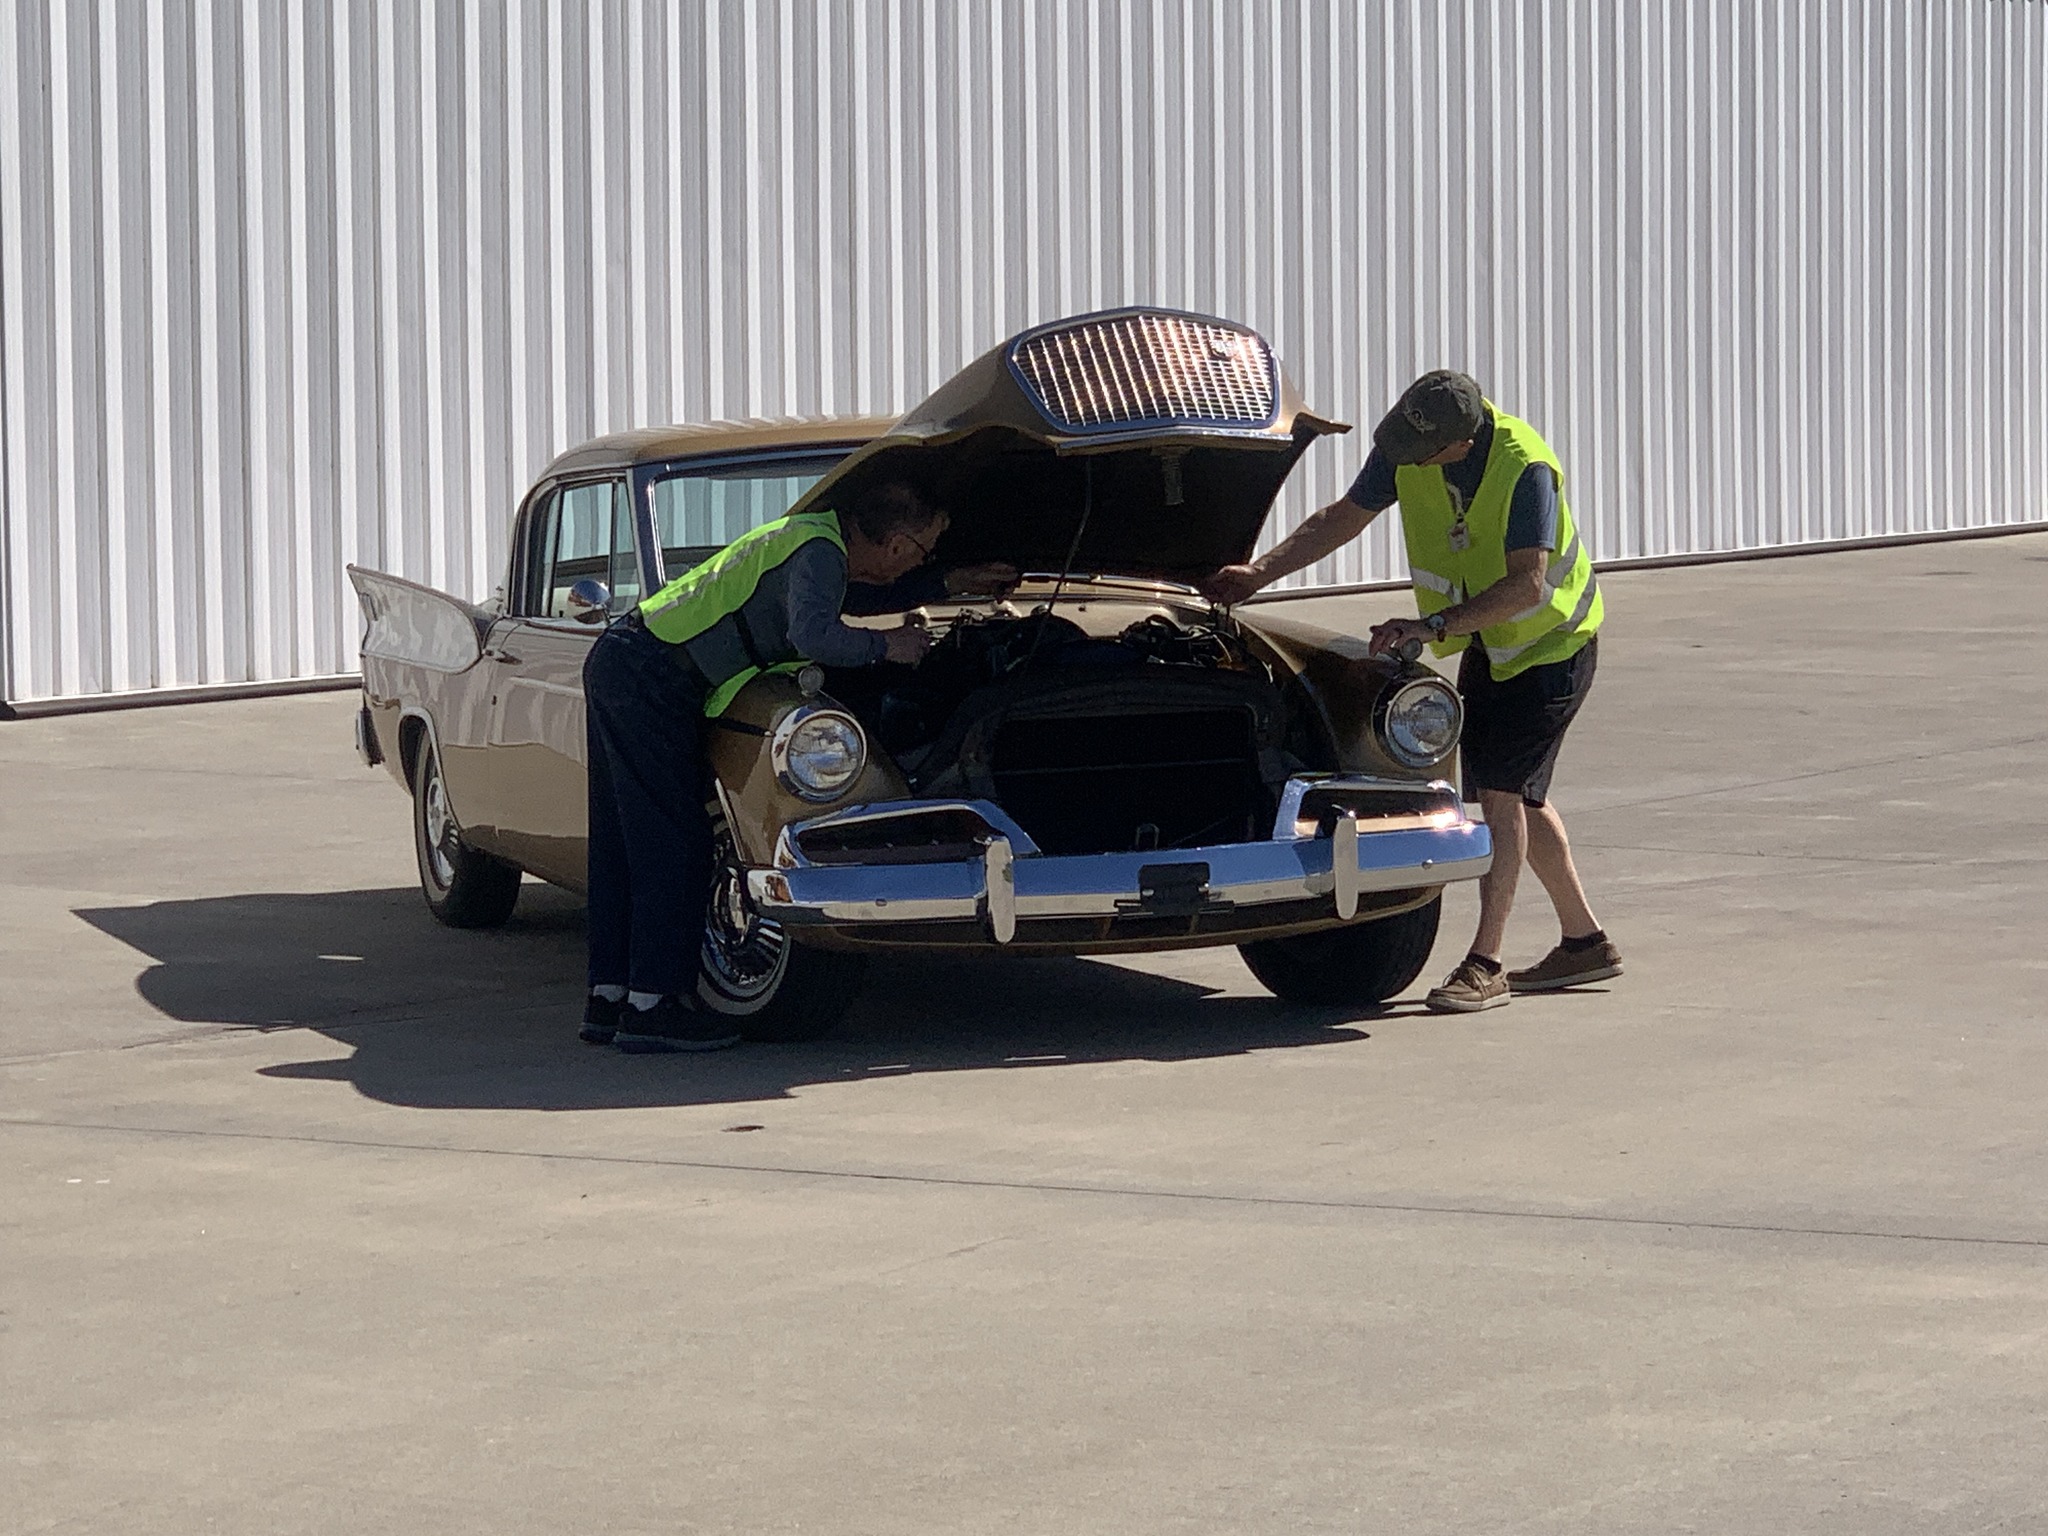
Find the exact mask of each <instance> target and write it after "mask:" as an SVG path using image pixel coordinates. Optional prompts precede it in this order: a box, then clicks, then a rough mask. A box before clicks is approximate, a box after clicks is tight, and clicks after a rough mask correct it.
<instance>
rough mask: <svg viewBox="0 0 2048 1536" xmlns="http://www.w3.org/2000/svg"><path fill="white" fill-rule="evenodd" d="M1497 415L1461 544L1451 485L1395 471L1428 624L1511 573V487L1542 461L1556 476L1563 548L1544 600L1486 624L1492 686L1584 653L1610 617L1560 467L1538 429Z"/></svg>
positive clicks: (1448, 649) (1424, 471)
mask: <svg viewBox="0 0 2048 1536" xmlns="http://www.w3.org/2000/svg"><path fill="white" fill-rule="evenodd" d="M1487 408H1488V410H1490V411H1492V413H1493V442H1492V445H1491V447H1489V448H1488V450H1487V455H1486V469H1485V471H1484V473H1483V474H1482V475H1481V477H1480V481H1479V490H1478V492H1477V493H1476V494H1475V495H1474V496H1473V498H1472V501H1471V504H1470V505H1469V506H1467V507H1466V508H1465V509H1464V522H1465V530H1466V537H1465V538H1464V540H1463V541H1462V542H1463V544H1464V547H1463V548H1462V549H1461V548H1458V547H1456V546H1454V545H1453V544H1452V542H1451V529H1452V528H1453V526H1455V525H1456V523H1457V522H1458V508H1457V507H1456V505H1455V504H1454V503H1453V500H1452V497H1451V490H1450V487H1449V485H1447V484H1446V483H1445V480H1444V472H1443V470H1442V469H1441V468H1436V467H1431V466H1424V465H1419V464H1411V465H1403V466H1401V467H1399V468H1397V469H1396V470H1395V471H1394V488H1395V491H1396V493H1397V494H1398V495H1399V496H1400V499H1401V529H1402V534H1403V537H1404V539H1405V541H1406V543H1407V546H1408V569H1409V574H1410V577H1411V579H1412V581H1413V583H1414V587H1415V606H1416V608H1417V610H1418V611H1419V612H1420V613H1421V614H1422V616H1423V617H1424V618H1427V617H1428V616H1429V615H1430V614H1432V613H1441V612H1442V611H1443V610H1444V609H1446V608H1450V607H1453V606H1454V605H1456V604H1457V603H1459V602H1462V601H1464V600H1465V597H1466V596H1467V595H1468V594H1473V593H1479V592H1484V591H1485V590H1486V589H1487V588H1488V587H1491V586H1493V585H1494V584H1495V583H1496V582H1499V581H1501V580H1502V579H1504V578H1505V577H1506V576H1507V573H1508V563H1507V534H1508V513H1509V510H1510V508H1511V507H1512V505H1513V501H1514V492H1515V483H1516V482H1517V481H1518V480H1520V479H1521V477H1522V471H1523V470H1525V469H1527V468H1528V467H1529V466H1530V465H1532V464H1541V465H1543V466H1545V467H1546V468H1548V469H1549V470H1550V472H1551V473H1552V474H1553V475H1555V476H1556V477H1557V545H1558V547H1557V550H1556V552H1555V553H1554V554H1553V555H1552V556H1551V558H1550V561H1549V564H1548V565H1547V566H1546V567H1545V569H1544V572H1543V587H1544V595H1543V600H1542V601H1541V602H1539V603H1537V604H1535V605H1534V606H1533V607H1530V608H1526V609H1524V610H1523V611H1522V612H1520V613H1518V614H1515V615H1514V616H1513V617H1512V618H1508V619H1504V620H1502V621H1500V622H1499V623H1497V624H1490V625H1488V626H1487V627H1486V628H1485V629H1484V630H1482V631H1481V632H1480V634H1479V636H1478V639H1479V643H1480V645H1481V647H1482V648H1483V649H1484V650H1485V652H1486V658H1487V662H1488V664H1489V666H1490V668H1491V670H1492V673H1493V676H1494V677H1495V679H1496V680H1499V681H1505V680H1506V679H1508V678H1510V677H1513V676H1514V675H1515V674H1516V673H1518V672H1523V671H1526V670H1528V669H1529V668H1530V667H1534V666H1541V665H1543V664H1544V663H1546V662H1552V661H1562V660H1564V659H1565V658H1566V657H1568V656H1571V655H1572V654H1573V653H1575V652H1576V651H1578V650H1579V648H1580V647H1582V646H1583V645H1584V644H1585V643H1586V641H1587V640H1588V639H1589V638H1590V637H1591V636H1592V634H1593V633H1594V631H1596V630H1597V629H1599V627H1600V623H1601V620H1602V619H1603V618H1605V617H1606V608H1605V605H1604V604H1603V603H1602V601H1601V598H1600V585H1599V583H1598V582H1597V581H1595V580H1594V579H1593V562H1592V559H1591V558H1590V557H1589V556H1588V554H1587V552H1586V548H1585V544H1584V542H1583V541H1582V540H1581V539H1580V537H1579V532H1578V527H1577V525H1576V524H1575V523H1573V521H1572V515H1571V508H1570V506H1569V505H1568V504H1567V502H1566V500H1565V494H1564V468H1563V466H1562V465H1560V464H1559V463H1558V460H1557V455H1556V454H1555V453H1553V452H1552V451H1551V449H1550V445H1549V444H1548V443H1546V442H1544V441H1543V438H1542V436H1541V435H1540V434H1538V432H1537V431H1536V429H1535V428H1534V427H1532V426H1530V425H1529V424H1528V423H1527V422H1525V421H1520V420H1517V419H1516V418H1515V417H1513V416H1510V415H1508V414H1507V413H1506V412H1504V411H1501V410H1498V409H1495V408H1494V407H1493V406H1492V404H1491V403H1490V402H1489V404H1488V407H1487ZM1469 640H1470V637H1468V636H1464V635H1459V636H1455V637H1453V638H1451V639H1449V640H1444V641H1440V642H1438V643H1436V644H1435V646H1434V649H1435V651H1436V653H1437V655H1439V656H1450V655H1454V654H1456V653H1457V652H1459V651H1461V650H1463V649H1464V648H1465V646H1466V645H1467V644H1468V643H1469Z"/></svg>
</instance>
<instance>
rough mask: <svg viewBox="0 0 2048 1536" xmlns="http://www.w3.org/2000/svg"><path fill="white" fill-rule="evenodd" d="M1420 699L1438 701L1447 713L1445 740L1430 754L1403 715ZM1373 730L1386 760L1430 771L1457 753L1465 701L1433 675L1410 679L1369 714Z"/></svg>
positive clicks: (1463, 727)
mask: <svg viewBox="0 0 2048 1536" xmlns="http://www.w3.org/2000/svg"><path fill="white" fill-rule="evenodd" d="M1424 699H1430V700H1433V701H1434V700H1441V701H1442V702H1443V703H1444V704H1446V705H1448V707H1449V709H1450V712H1451V726H1450V732H1449V737H1448V740H1447V741H1446V742H1445V744H1444V746H1443V747H1442V749H1441V750H1437V751H1432V750H1431V749H1430V748H1429V747H1428V746H1427V745H1426V744H1425V743H1424V742H1423V740H1421V739H1420V738H1419V737H1418V736H1417V735H1416V734H1415V733H1414V732H1413V730H1412V728H1411V727H1410V726H1409V725H1408V724H1407V722H1406V720H1405V718H1404V717H1405V714H1406V712H1407V711H1408V710H1411V709H1413V708H1414V707H1415V705H1416V704H1417V703H1418V702H1420V701H1421V700H1424ZM1373 727H1374V731H1375V733H1376V734H1377V735H1378V737H1379V740H1380V746H1381V748H1382V750H1384V751H1385V752H1386V754H1387V756H1389V757H1391V758H1392V759H1393V760H1394V761H1395V762H1397V763H1399V764H1401V766H1402V767H1404V768H1434V767H1435V766H1436V765H1437V764H1438V763H1441V762H1442V761H1444V759H1445V758H1447V757H1449V756H1450V755H1451V754H1452V753H1453V752H1455V751H1457V750H1458V741H1459V739H1460V738H1461V737H1462V736H1463V735H1464V733H1465V701H1464V700H1463V699H1461V698H1459V697H1458V690H1457V689H1455V688H1453V687H1452V686H1451V685H1450V684H1449V683H1447V682H1445V681H1444V680H1443V679H1442V678H1440V677H1437V676H1435V675H1433V674H1432V675H1431V676H1428V677H1414V678H1410V679H1409V680H1408V681H1407V682H1405V683H1402V684H1401V685H1400V686H1399V687H1397V688H1395V689H1394V690H1393V691H1392V692H1390V693H1388V694H1386V695H1385V696H1384V697H1383V698H1382V699H1381V700H1380V705H1379V708H1378V709H1376V710H1375V711H1374V712H1373Z"/></svg>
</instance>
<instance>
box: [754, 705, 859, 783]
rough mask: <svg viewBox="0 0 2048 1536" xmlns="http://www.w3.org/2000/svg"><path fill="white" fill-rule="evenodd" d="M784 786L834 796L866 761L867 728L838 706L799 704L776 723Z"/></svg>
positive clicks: (779, 772)
mask: <svg viewBox="0 0 2048 1536" xmlns="http://www.w3.org/2000/svg"><path fill="white" fill-rule="evenodd" d="M770 751H771V752H772V753H773V756H774V760H775V776H776V778H778V779H780V780H781V781H782V787H783V788H784V789H786V790H788V791H789V792H790V793H791V794H793V795H797V796H800V797H801V798H803V799H805V800H836V799H837V798H838V797H839V796H840V795H842V794H844V793H845V792H846V791H847V790H848V789H850V788H852V786H853V781H854V780H855V779H857V778H859V777H860V771H861V769H863V768H865V767H866V766H867V762H868V738H867V733H866V732H864V731H863V730H861V728H860V722H859V721H858V720H856V719H854V718H853V716H851V715H849V714H846V713H844V712H843V711H841V710H837V709H816V708H812V709H798V710H795V711H793V712H792V713H791V714H790V715H789V717H788V718H787V719H785V720H784V721H783V722H782V724H781V725H780V726H778V727H777V728H776V731H775V737H774V740H773V742H772V744H771V746H770Z"/></svg>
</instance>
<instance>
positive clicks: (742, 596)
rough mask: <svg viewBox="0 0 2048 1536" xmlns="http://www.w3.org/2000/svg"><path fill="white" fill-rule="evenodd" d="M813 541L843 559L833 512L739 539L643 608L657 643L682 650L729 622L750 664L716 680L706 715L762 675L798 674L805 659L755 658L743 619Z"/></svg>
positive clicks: (782, 521)
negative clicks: (773, 575) (766, 585)
mask: <svg viewBox="0 0 2048 1536" xmlns="http://www.w3.org/2000/svg"><path fill="white" fill-rule="evenodd" d="M813 539H829V540H830V541H831V542H832V543H833V544H834V545H836V546H837V547H838V548H839V550H840V551H841V552H842V553H843V552H844V551H845V549H846V539H845V536H844V535H843V534H841V533H840V531H839V517H838V515H837V514H836V513H833V512H806V513H801V514H799V515H797V516H794V517H784V518H778V519H777V520H776V521H774V522H772V523H764V524H762V525H761V526H760V527H759V528H754V529H751V530H749V531H748V532H746V533H743V534H741V535H740V536H739V537H738V538H737V539H734V540H733V541H732V542H731V543H730V544H728V545H726V546H725V548H724V549H721V550H720V551H719V552H718V553H717V554H715V555H713V556H712V557H711V558H710V559H709V560H706V561H705V562H704V563H703V564H702V565H698V566H692V567H691V568H690V569H689V570H687V571H685V572H684V573H683V574H682V575H680V576H678V577H677V578H676V579H675V580H674V581H672V582H670V583H669V584H668V585H667V586H665V587H663V588H662V589H661V590H660V591H659V592H656V593H654V594H653V595H652V596H650V597H648V598H647V600H646V601H645V602H643V603H641V604H640V619H641V622H642V623H644V624H645V625H646V626H647V629H648V631H649V633H651V634H652V635H654V636H655V638H656V639H659V640H666V641H667V642H668V643H669V644H670V645H683V644H686V643H687V642H689V641H691V640H694V639H696V638H697V637H698V636H699V635H702V634H704V633H706V632H707V631H708V630H710V629H712V628H713V627H714V626H716V625H718V624H722V623H727V622H730V623H731V624H733V625H734V626H735V628H737V629H739V630H740V640H741V644H742V646H743V648H744V649H745V650H746V651H747V653H748V654H749V656H750V657H751V660H750V662H749V664H748V665H746V666H743V667H741V668H740V669H739V670H738V671H737V672H734V673H732V674H731V675H730V676H726V677H712V678H710V679H709V682H710V683H711V693H710V696H709V697H707V698H706V699H705V700H704V713H705V714H706V715H709V716H711V717H712V718H714V719H716V718H717V717H718V716H719V715H722V714H724V713H725V711H726V709H727V708H728V707H729V706H730V705H731V704H732V701H733V700H734V699H735V698H737V697H738V696H739V691H740V690H741V689H742V688H744V687H746V685H747V684H748V683H750V682H752V681H753V680H754V679H755V678H757V677H759V676H760V675H761V674H762V673H763V672H795V671H798V670H800V669H801V668H802V667H803V665H804V658H802V657H801V656H798V657H793V658H780V657H778V658H762V657H760V656H758V655H754V654H753V637H752V636H750V635H748V634H747V633H746V632H745V626H744V623H743V621H742V620H741V618H740V616H739V614H740V610H741V609H742V608H744V607H746V606H747V602H748V600H749V599H750V598H752V597H753V595H754V593H755V591H756V590H758V589H759V587H760V585H761V582H762V580H763V579H764V578H765V577H766V576H767V575H768V573H769V572H770V571H773V570H774V569H776V567H778V566H780V565H781V564H782V563H783V562H784V561H786V560H788V559H789V558H790V556H792V555H794V554H795V553H796V552H797V551H798V550H800V549H802V548H803V547H804V546H805V545H806V544H808V543H810V542H811V541H812V540H813Z"/></svg>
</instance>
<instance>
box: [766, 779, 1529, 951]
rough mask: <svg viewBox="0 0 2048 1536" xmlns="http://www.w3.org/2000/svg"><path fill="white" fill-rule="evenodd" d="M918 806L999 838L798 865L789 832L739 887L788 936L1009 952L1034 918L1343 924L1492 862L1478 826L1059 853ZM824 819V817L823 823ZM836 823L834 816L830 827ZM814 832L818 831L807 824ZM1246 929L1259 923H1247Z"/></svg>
mask: <svg viewBox="0 0 2048 1536" xmlns="http://www.w3.org/2000/svg"><path fill="white" fill-rule="evenodd" d="M915 804H916V805H917V806H918V808H922V809H937V808H940V807H942V806H943V807H949V808H951V807H957V808H960V809H971V810H973V811H974V812H975V813H976V814H977V815H979V816H980V817H982V818H983V819H984V820H985V821H987V822H988V823H989V825H990V827H991V829H992V832H993V834H994V835H992V836H990V837H989V838H988V839H987V840H986V842H985V843H984V844H983V846H982V849H981V853H980V856H979V857H978V858H965V859H952V860H946V861H943V862H935V863H888V864H879V863H874V864H863V863H833V864H813V863H809V862H806V861H805V860H803V859H802V857H801V856H800V855H799V854H797V853H796V852H795V845H794V843H793V841H792V839H791V838H790V837H789V836H788V835H787V834H785V835H784V837H783V840H782V842H781V844H780V845H779V846H778V849H777V856H776V866H775V867H773V868H768V869H755V870H750V871H749V872H748V875H747V889H748V894H749V896H750V897H751V898H752V899H753V902H754V904H755V906H756V907H757V908H758V909H759V911H760V912H761V914H762V916H764V917H768V918H772V919H773V920H775V921H776V922H778V923H782V924H784V925H786V926H790V927H802V926H806V925H819V924H825V925H835V926H846V925H860V924H879V923H887V924H926V923H963V924H967V923H971V924H978V925H980V926H981V928H982V929H983V931H984V933H985V935H986V937H987V938H989V939H992V940H994V941H995V942H996V943H998V944H1008V943H1009V942H1011V940H1012V939H1014V938H1015V937H1016V934H1017V926H1018V924H1019V923H1020V922H1026V923H1028V922H1032V921H1034V920H1039V919H1065V918H1111V919H1113V918H1118V917H1133V918H1143V917H1153V918H1174V917H1194V916H1197V915H1202V916H1210V915H1213V916H1215V917H1218V918H1224V919H1225V921H1226V923H1227V917H1226V914H1228V913H1229V912H1230V911H1233V910H1236V909H1240V908H1243V909H1254V910H1253V911H1248V912H1247V914H1246V915H1247V918H1248V919H1250V918H1252V917H1254V916H1255V909H1257V908H1261V907H1272V906H1275V905H1277V904H1280V903H1294V904H1300V903H1304V902H1315V901H1323V902H1328V903H1329V906H1328V909H1327V911H1328V915H1329V916H1330V917H1332V918H1340V919H1341V918H1350V917H1352V916H1354V915H1356V913H1357V911H1358V909H1359V898H1360V896H1361V895H1364V894H1366V893H1370V892H1381V891H1399V890H1408V889H1416V888H1427V887H1431V886H1441V885H1446V884H1448V883H1450V882H1451V881H1454V880H1474V879H1477V878H1478V877H1479V876H1480V875H1483V874H1485V873H1486V871H1487V868H1488V867H1489V866H1490V865H1491V864H1492V862H1493V844H1492V840H1491V839H1490V838H1489V836H1488V834H1487V830H1486V828H1485V826H1484V825H1483V824H1481V823H1478V822H1474V821H1469V820H1466V819H1465V818H1464V816H1463V814H1462V812H1460V813H1457V819H1455V820H1451V821H1447V822H1444V823H1443V824H1438V825H1431V826H1402V827H1399V828H1396V829H1390V830H1384V831H1376V830H1371V828H1372V823H1371V822H1370V821H1367V822H1360V821H1359V820H1357V819H1356V818H1354V817H1352V816H1349V815H1346V816H1340V817H1339V818H1338V819H1337V822H1336V826H1335V831H1334V833H1333V835H1331V836H1328V837H1294V836H1286V837H1279V836H1276V837H1273V838H1270V839H1268V840H1266V841H1264V842H1255V843H1226V844H1222V845H1219V846H1216V847H1210V848H1187V849H1173V850H1164V849H1162V850H1158V851H1149V852H1139V853H1105V854H1085V855H1062V856H1054V855H1047V854H1041V853H1039V852H1038V851H1037V850H1036V848H1035V847H1034V846H1033V845H1032V843H1031V840H1030V838H1029V837H1028V836H1027V835H1026V834H1025V833H1024V832H1023V831H1022V830H1021V829H1020V828H1017V827H1016V825H1015V823H1014V822H1011V821H1010V819H1009V818H1008V817H1007V816H1005V815H1004V814H1003V813H1002V811H1000V810H999V809H998V808H997V807H995V806H993V805H991V804H989V803H988V802H987V801H950V802H932V801H925V802H917V803H915ZM910 809H911V806H910V805H908V804H901V803H899V805H897V806H894V807H873V808H857V809H856V810H855V811H853V812H850V813H846V814H847V815H848V816H849V817H854V816H860V815H869V816H873V815H877V814H903V813H904V812H906V811H908V810H910ZM822 819H823V818H821V820H822ZM832 819H834V820H837V819H839V818H832ZM806 825H807V826H813V827H814V826H816V825H818V823H817V822H812V823H807V824H806ZM1248 926H1256V924H1255V923H1248Z"/></svg>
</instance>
